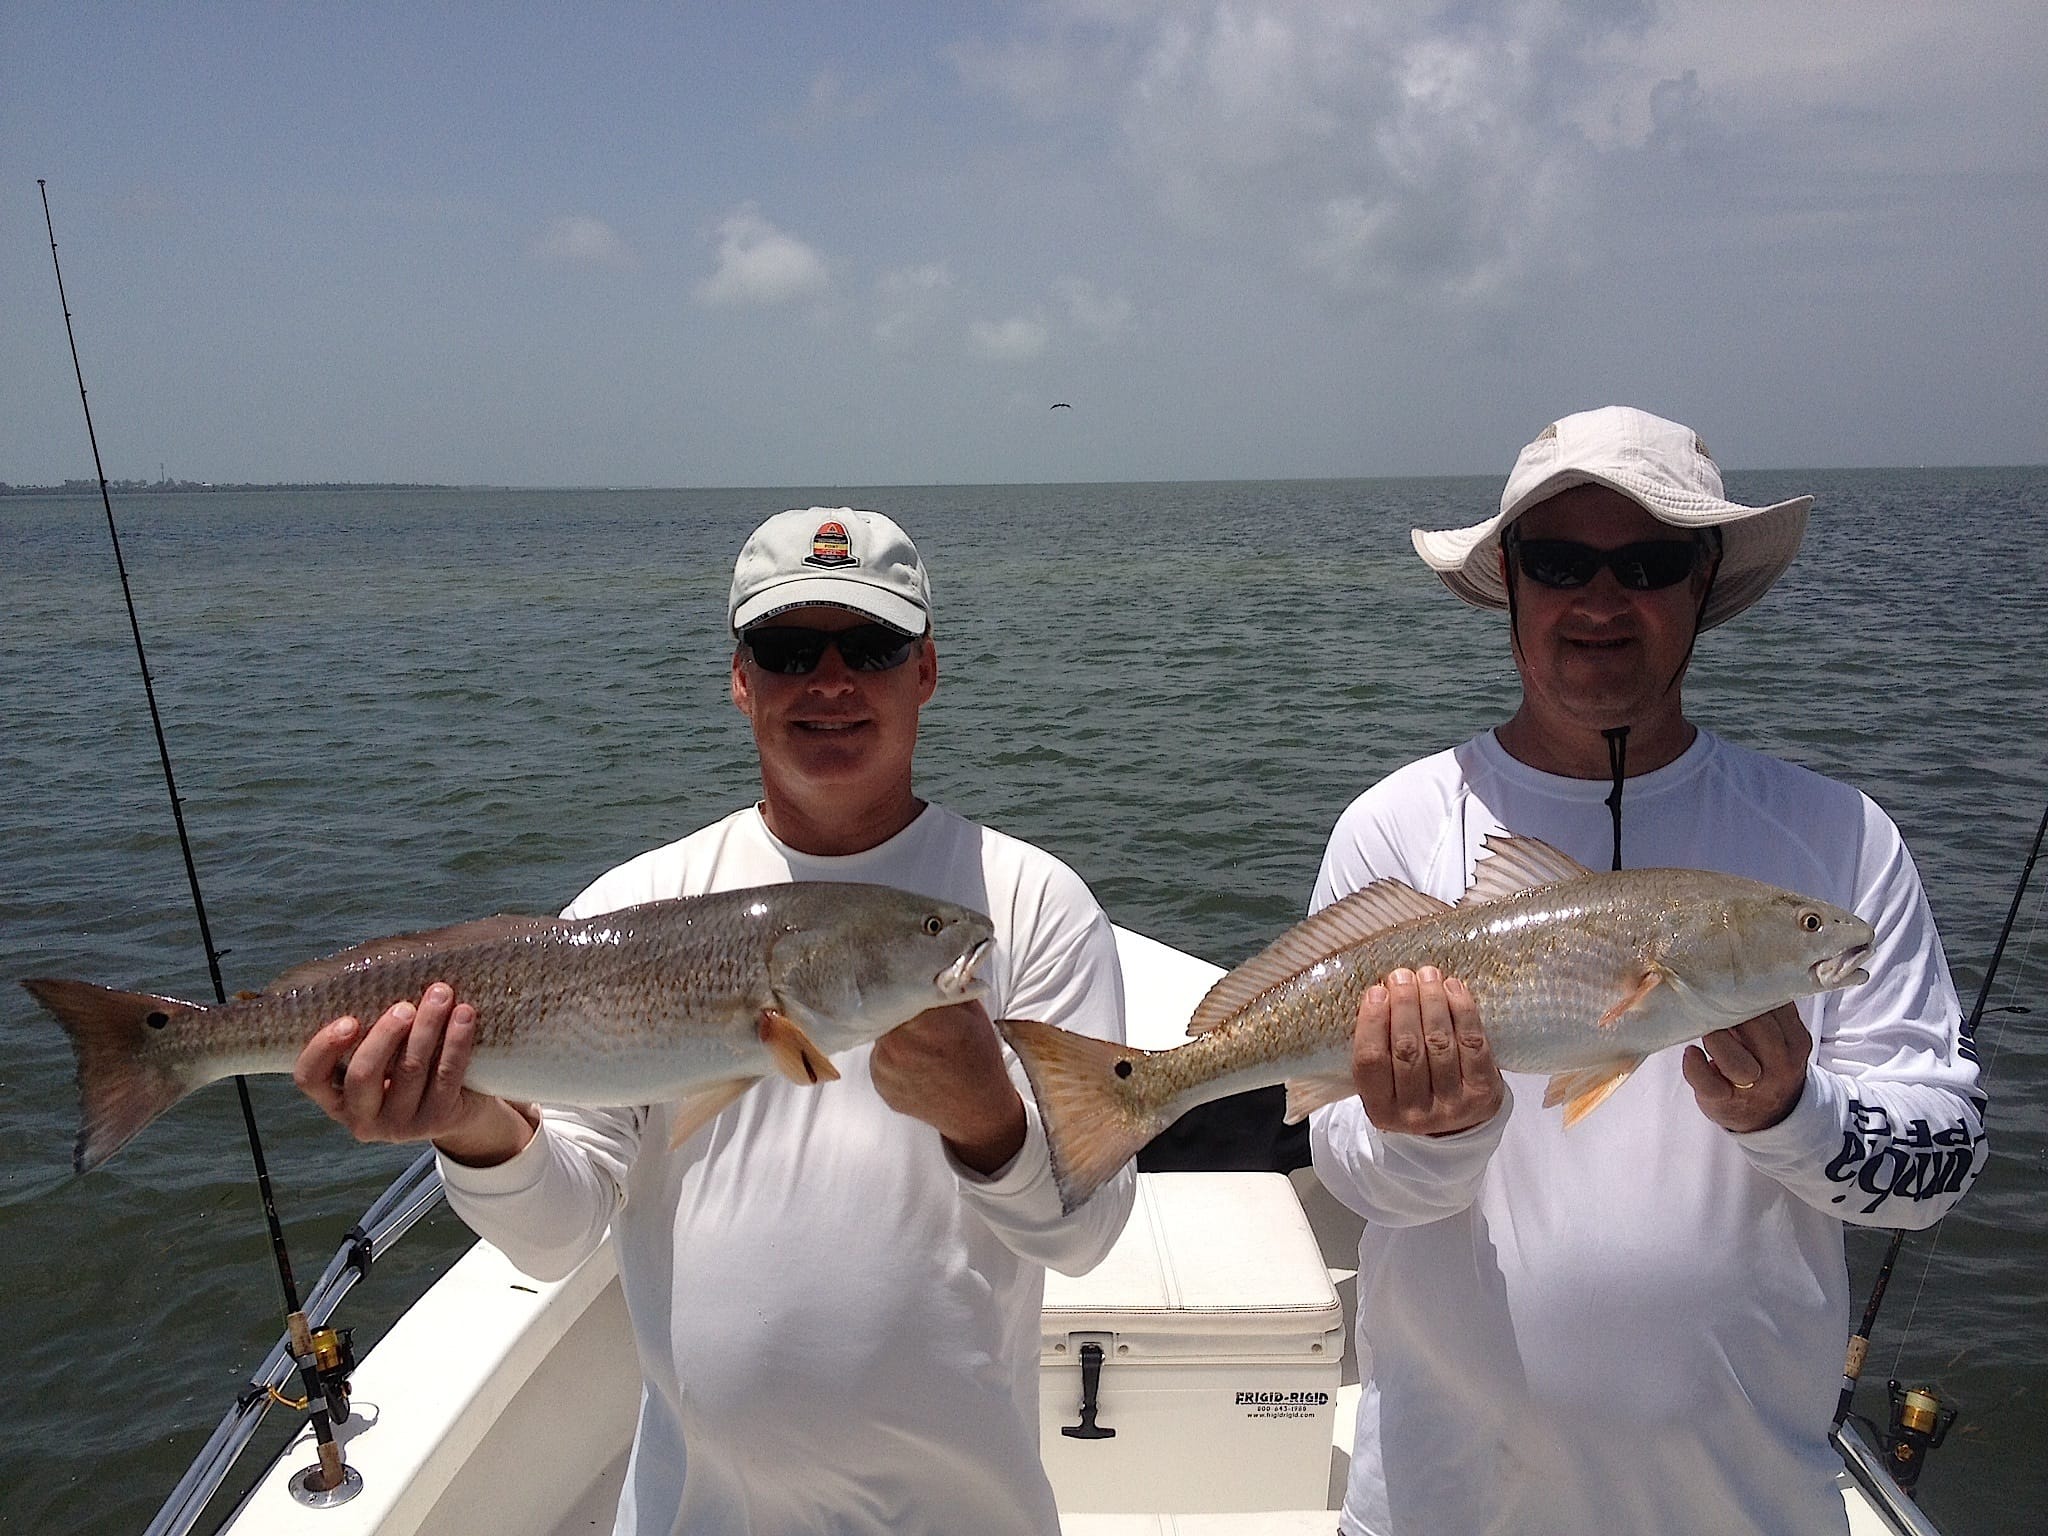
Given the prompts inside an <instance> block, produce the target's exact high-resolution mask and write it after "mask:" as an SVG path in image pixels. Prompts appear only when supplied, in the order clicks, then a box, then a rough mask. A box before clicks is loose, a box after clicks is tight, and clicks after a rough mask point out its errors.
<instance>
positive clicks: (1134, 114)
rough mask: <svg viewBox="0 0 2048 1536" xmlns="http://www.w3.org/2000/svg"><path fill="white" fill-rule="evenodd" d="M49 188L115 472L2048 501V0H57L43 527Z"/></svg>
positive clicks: (6, 461)
mask: <svg viewBox="0 0 2048 1536" xmlns="http://www.w3.org/2000/svg"><path fill="white" fill-rule="evenodd" d="M38 178H45V179H46V180H47V183H48V195H49V205H50V213H51V216H52V218H53V220H54V222H55V228H56V239H57V254H58V256H59V258H60V260H61V262H62V265H63V277H64V283H65V288H66V291H67V293H68V296H69V302H70V308H71V313H72V316H73V323H74V325H75V328H76V333H77V345H78V354H79V361H80V365H81V367H82V369H83V372H84V375H85V383H86V386H87V389H88V392H89V393H88V398H89V400H90V402H91V406H92V415H93V424H94V427H95V429H96V432H97V436H98V440H99V445H100V450H101V454H102V458H103V460H104V463H105V467H106V472H107V474H108V475H109V476H110V477H111V478H115V479H123V478H134V479H154V478H156V477H158V476H159V475H160V474H161V475H168V476H170V477H171V478H174V479H188V480H212V481H330V480H348V481H411V482H421V481H424V482H435V483H452V484H472V485H535V486H791V485H832V484H845V485H849V486H852V485H900V484H960V483H967V484H984V483H1006V482H1063V481H1102V480H1112V481H1114V480H1201V479H1266V478H1293V477H1325V476H1377V475H1435V474H1487V475H1496V476H1500V475H1505V473H1506V470H1507V468H1508V466H1509V465H1510V464H1511V463H1512V461H1513V459H1514V455H1515V452H1516V450H1517V449H1518V448H1519V447H1520V446H1521V444H1522V443H1524V442H1526V441H1527V440H1528V439H1529V438H1531V437H1532V436H1534V435H1535V433H1536V432H1537V431H1538V430H1540V428H1541V427H1542V426H1543V425H1544V424H1545V423H1547V422H1548V421H1550V420H1552V419H1554V418H1555V417H1557V416H1560V415H1563V414H1565V413H1567V412H1570V411H1574V410H1580V409H1585V408H1588V407H1591V406H1596V405H1604V404H1612V403H1626V404H1634V405H1640V406H1643V407H1646V408H1648V409H1651V410H1654V411H1657V412H1659V413H1660V414H1663V415H1666V416H1671V417H1674V418H1676V419H1679V420H1682V421H1685V422H1686V423H1688V424H1689V425H1691V426H1693V427H1695V428H1696V429H1697V430H1698V431H1699V432H1700V433H1701V434H1702V436H1703V437H1704V438H1705V440H1706V441H1707V443H1708V444H1709V446H1710V448H1712V449H1713V451H1714V453H1715V455H1716V457H1717V458H1718V459H1719V460H1720V461H1721V463H1722V464H1723V465H1724V466H1725V467H1729V468H1735V469H1744V468H1824V467H1840V466H1861V465H1869V466H1892V465H1912V464H2011V463H2041V462H2044V461H2048V300H2044V296H2043V292H2044V288H2048V283H2044V280H2043V270H2044V267H2048V6H2043V5H2042V4H2041V3H2040V0H1977V3H1971V4H1947V3H1935V0H1897V3H1894V0H1825V3H1823V0H1714V3H1711V4H1700V3H1695V4H1690V5H1679V4H1664V5H1658V4H1650V3H1635V0H1589V3H1583V4H1572V3H1566V0H1460V3H1428V0H1380V3H1363V0H1361V3H1351V0H1238V3H1205V0H1177V3H1166V0H1121V3H1117V0H1049V3H1044V4H1016V5H1004V4H960V3H930V4H910V3H888V0H872V3H866V4H859V5H850V4H845V3H822V0H821V3H813V4H796V3H774V0H757V3H749V4H741V3H738V0H727V3H721V4H673V5H654V4H641V5H617V4H606V3H601V0H597V3H587V4H579V5H575V6H562V5H528V4H522V3H512V0H507V3H499V4H490V5H485V4H452V3H443V4H431V3H430V4H420V3H417V0H415V3H411V4H405V5H385V4H376V3H362V4H351V5H346V6H335V5H320V6H316V5H311V4H291V3H266V4H261V5H257V4H238V3H228V0H222V3H210V4H209V3H197V0H195V3H189V4H172V3H129V4H119V5H113V4H100V3H95V0H62V3H45V0H4V4H0V481H6V482H10V483H14V484H49V483H54V482H58V481H62V480H66V479H72V478H87V479H89V478H90V477H91V476H92V474H93V467H92V456H91V449H90V445H89V442H88V440H87V437H86V433H85V427H84V417H83V414H82V413H81V411H80V408H79V399H78V389H77V382H76V379H75V378H74V375H73V372H72V364H71V355H70V350H69V347H68V346H67V343H66V339H65V334H64V314H63V309H62V308H61V307H60V304H59V301H58V294H57V286H56V280H55V277H54V275H53V272H52V263H51V250H50V235H49V231H48V230H47V229H46V227H45V225H44V215H43V206H42V202H41V198H40V196H39V194H38V189H37V185H36V183H37V179H38ZM1056 402H1065V403H1066V404H1067V405H1068V407H1069V408H1068V409H1065V410H1055V409H1053V406H1054V404H1055V403H1056Z"/></svg>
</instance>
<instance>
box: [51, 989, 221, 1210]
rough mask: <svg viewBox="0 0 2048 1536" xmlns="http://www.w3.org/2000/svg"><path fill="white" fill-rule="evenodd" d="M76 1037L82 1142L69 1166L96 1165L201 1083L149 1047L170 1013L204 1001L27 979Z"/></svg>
mask: <svg viewBox="0 0 2048 1536" xmlns="http://www.w3.org/2000/svg"><path fill="white" fill-rule="evenodd" d="M22 985H23V986H25V987H27V988H28V990H29V994H30V995H31V996H32V997H34V998H35V1000H36V1001H37V1002H39V1003H41V1004H42V1005H43V1007H44V1008H46V1009H48V1010H49V1012H50V1014H51V1015H52V1016H53V1017H54V1018H55V1019H56V1020H57V1022H58V1023H59V1024H62V1025H63V1026H64V1032H65V1033H66V1034H68V1035H69V1036H70V1037H71V1049H72V1050H73V1051H74V1052H75V1053H76V1054H77V1057H78V1144H77V1146H76V1147H75V1148H74V1149H73V1150H72V1154H71V1166H72V1167H73V1168H74V1169H76V1170H77V1171H78V1172H79V1173H87V1172H90V1171H91V1170H92V1169H94V1168H97V1167H98V1166H99V1165H100V1164H101V1163H103V1162H105V1161H106V1160H107V1159H108V1158H109V1157H111V1156H113V1155H114V1153H115V1152H117V1151H118V1150H120V1148H121V1147H122V1146H123V1145H124V1144H125V1143H126V1142H127V1141H128V1139H129V1138H130V1137H131V1136H133V1135H134V1134H135V1133H136V1132H137V1131H139V1130H141V1129H142V1128H143V1127H144V1126H145V1125H147V1124H149V1122H150V1121H152V1120H154V1119H155V1118H156V1117H157V1116H158V1115H160V1114H162V1113H163V1112H164V1111H165V1110H167V1109H169V1108H170V1107H171V1106H172V1105H173V1104H175V1103H177V1102H178V1100H180V1099H182V1098H183V1097H184V1096H185V1095H186V1094H187V1093H188V1092H190V1091H191V1089H192V1088H193V1087H194V1086H196V1085H195V1084H193V1083H192V1082H190V1081H189V1080H188V1079H187V1078H186V1077H185V1076H184V1075H183V1074H181V1073H179V1072H178V1071H176V1070H174V1069H173V1068H171V1067H168V1066H166V1065H164V1064H163V1063H161V1062H157V1061H152V1060H150V1059H148V1058H147V1057H146V1056H145V1055H144V1054H143V1047H144V1046H146V1045H147V1044H148V1043H149V1042H150V1041H151V1039H153V1038H154V1037H155V1034H156V1031H157V1030H159V1029H161V1028H162V1027H163V1026H164V1025H165V1024H166V1023H168V1022H170V1020H171V1019H173V1018H175V1017H177V1016H178V1015H179V1014H181V1013H190V1012H192V1011H193V1010H194V1009H195V1008H200V1007H201V1006H202V1005H200V1004H197V1003H182V1002H179V1001H178V1000H177V999H176V998H173V997H156V996H153V995H152V994H150V993H147V992H116V991H114V990H113V989H112V988H110V987H96V986H94V985H93V984H92V983H91V982H89V981H57V980H53V979H46V978H38V979H37V980H34V981H25V982H23V983H22Z"/></svg>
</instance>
